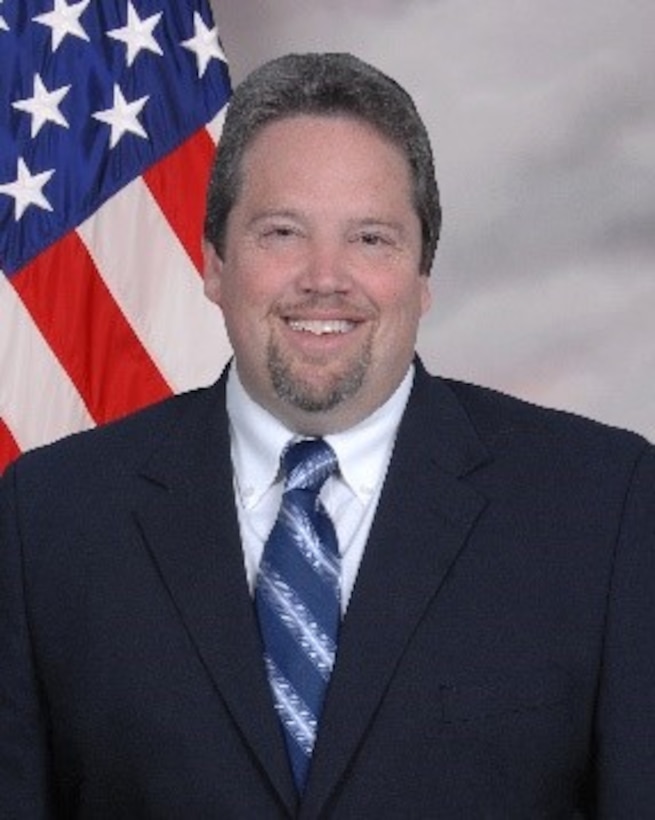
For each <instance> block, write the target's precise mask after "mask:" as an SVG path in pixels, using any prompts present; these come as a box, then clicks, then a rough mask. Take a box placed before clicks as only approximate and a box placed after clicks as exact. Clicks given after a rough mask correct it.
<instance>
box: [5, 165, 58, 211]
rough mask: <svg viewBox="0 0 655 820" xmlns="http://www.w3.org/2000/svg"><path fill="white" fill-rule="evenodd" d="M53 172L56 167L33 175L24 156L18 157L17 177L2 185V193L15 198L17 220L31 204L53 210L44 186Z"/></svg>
mask: <svg viewBox="0 0 655 820" xmlns="http://www.w3.org/2000/svg"><path fill="white" fill-rule="evenodd" d="M53 174H54V169H53V170H51V171H43V172H42V173H40V174H34V175H32V174H31V173H30V169H29V168H28V167H27V165H25V161H24V160H23V158H22V157H19V158H18V168H17V171H16V179H15V180H14V181H13V182H7V183H5V184H4V185H0V194H7V195H8V196H12V197H13V198H14V219H15V221H16V222H18V220H19V219H20V218H21V217H22V215H23V214H24V213H25V209H26V208H28V207H29V206H30V205H36V207H37V208H42V209H43V210H44V211H51V210H52V206H51V205H50V203H49V202H48V200H47V199H46V198H45V196H44V195H43V191H42V188H43V186H44V185H45V184H46V182H47V181H48V180H49V179H50V177H51V176H52V175H53Z"/></svg>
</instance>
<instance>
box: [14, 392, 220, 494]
mask: <svg viewBox="0 0 655 820" xmlns="http://www.w3.org/2000/svg"><path fill="white" fill-rule="evenodd" d="M212 390H213V388H199V389H197V390H192V391H189V392H187V393H182V394H179V395H175V396H171V397H169V398H167V399H164V400H162V401H160V402H157V403H156V404H153V405H150V406H148V407H145V408H143V409H141V410H138V411H136V412H134V413H131V414H130V415H128V416H125V417H123V418H121V419H118V420H116V421H112V422H109V423H107V424H104V425H101V426H99V427H95V428H93V429H91V430H85V431H82V432H78V433H73V434H71V435H69V436H66V437H65V438H62V439H60V440H58V441H56V442H53V443H52V444H47V445H45V446H42V447H38V448H35V449H34V450H31V451H29V452H27V453H25V454H24V455H22V456H21V457H20V458H19V459H18V461H17V462H16V463H15V465H14V466H13V468H14V469H15V470H16V471H17V472H19V473H20V474H21V475H22V476H30V477H33V478H35V479H36V480H37V481H38V480H39V477H41V478H42V479H43V480H47V479H49V480H52V479H53V478H55V479H56V480H57V481H66V480H67V478H68V479H70V480H75V481H79V480H80V477H83V476H85V475H86V474H89V475H97V474H98V473H99V472H102V473H105V474H106V473H107V472H110V471H119V472H122V471H124V470H127V469H130V468H132V467H134V466H138V465H139V464H140V463H141V462H142V461H143V460H144V459H146V458H147V456H148V454H149V453H150V452H151V451H152V450H153V448H154V447H156V445H157V443H158V442H159V441H160V440H161V439H162V438H163V437H164V436H166V435H167V433H168V432H169V431H170V430H172V429H173V428H174V427H175V426H176V425H177V424H179V423H180V421H181V420H182V419H183V418H184V417H185V416H186V415H187V414H188V413H189V412H191V413H193V412H197V411H198V409H199V408H201V407H202V406H203V405H206V404H207V403H208V402H211V393H212ZM10 469H12V468H10Z"/></svg>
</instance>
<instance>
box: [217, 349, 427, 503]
mask: <svg viewBox="0 0 655 820" xmlns="http://www.w3.org/2000/svg"><path fill="white" fill-rule="evenodd" d="M413 379H414V365H413V364H412V365H411V366H410V367H409V369H408V371H407V373H406V375H405V377H404V379H403V380H402V382H401V383H400V385H399V386H398V387H397V388H396V390H395V391H394V393H393V394H392V395H391V396H390V397H389V398H388V399H387V401H386V402H385V403H384V404H383V405H381V406H380V407H378V409H377V410H376V411H375V412H374V413H372V414H371V415H370V416H368V417H367V418H365V419H363V420H362V421H361V422H359V424H357V425H355V426H354V427H351V428H350V429H349V430H345V431H343V432H341V433H335V434H332V435H327V436H325V440H326V441H327V442H328V443H329V444H330V445H331V447H332V448H333V449H334V451H335V453H336V455H337V458H338V460H339V471H340V475H341V478H342V479H343V481H344V482H345V483H346V484H347V485H348V486H349V487H350V489H351V490H352V492H353V493H354V494H355V495H356V496H357V497H358V498H359V500H360V501H361V502H362V503H363V504H365V503H366V502H367V501H368V500H369V498H370V497H371V495H372V494H373V493H374V492H375V490H376V489H377V487H378V486H379V483H380V481H381V479H382V478H384V475H383V473H384V472H386V466H387V464H388V461H389V458H390V456H391V451H392V449H393V444H394V441H395V434H396V430H397V428H398V425H399V423H400V419H401V418H402V415H403V412H404V410H405V406H406V404H407V400H408V398H409V394H410V392H411V389H412V383H413ZM226 407H227V413H228V417H229V419H230V434H231V442H232V444H231V447H232V463H233V466H234V474H235V479H236V489H237V492H238V493H239V495H240V499H241V503H242V504H243V506H244V507H245V508H246V509H252V508H253V507H254V506H256V505H257V503H258V502H259V501H260V500H261V498H262V496H263V495H264V494H265V493H266V492H267V491H268V490H269V489H270V487H271V486H272V485H273V484H274V483H275V481H276V480H277V479H278V476H279V467H280V454H281V453H282V451H283V450H284V448H285V447H286V446H287V445H288V444H289V442H290V441H293V440H294V439H298V438H299V436H297V435H296V434H295V433H294V432H293V431H291V430H289V429H288V428H287V427H286V426H285V425H284V424H282V422H280V421H279V420H278V419H277V418H276V417H275V416H273V415H272V414H271V413H269V412H268V411H267V410H265V409H264V408H263V407H262V406H261V405H260V404H258V403H257V402H255V401H254V400H253V399H251V398H250V396H249V395H248V393H247V392H246V390H245V388H244V387H243V385H242V384H241V380H240V379H239V375H238V372H237V369H236V366H235V364H234V362H233V363H232V365H231V366H230V371H229V374H228V380H227V388H226Z"/></svg>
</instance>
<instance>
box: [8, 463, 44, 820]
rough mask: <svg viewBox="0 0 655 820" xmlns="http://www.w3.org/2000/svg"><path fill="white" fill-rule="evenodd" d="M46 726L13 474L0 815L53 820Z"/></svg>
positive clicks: (10, 819) (11, 472) (11, 475)
mask: <svg viewBox="0 0 655 820" xmlns="http://www.w3.org/2000/svg"><path fill="white" fill-rule="evenodd" d="M48 757H49V756H48V743H47V729H46V721H45V716H44V712H43V705H42V700H41V697H40V694H39V686H38V681H37V676H36V673H35V668H34V659H33V652H32V646H31V641H30V629H29V618H28V612H27V603H26V596H25V589H24V572H23V562H22V546H21V538H20V527H19V523H18V514H17V501H16V470H15V468H10V469H9V470H8V471H7V472H6V473H5V475H4V477H2V478H0V806H1V809H0V814H1V815H2V817H3V818H6V820H27V818H29V820H44V818H51V817H54V809H53V808H52V804H51V798H50V777H49V768H50V766H49V760H48Z"/></svg>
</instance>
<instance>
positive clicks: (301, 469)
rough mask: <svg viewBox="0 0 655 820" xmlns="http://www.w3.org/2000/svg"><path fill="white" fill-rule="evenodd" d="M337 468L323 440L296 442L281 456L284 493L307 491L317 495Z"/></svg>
mask: <svg viewBox="0 0 655 820" xmlns="http://www.w3.org/2000/svg"><path fill="white" fill-rule="evenodd" d="M338 466H339V465H338V461H337V457H336V454H335V452H334V450H333V449H332V447H330V445H329V444H328V443H327V441H325V440H324V439H322V438H316V439H304V440H303V441H298V442H296V443H295V444H292V445H291V446H290V447H288V448H287V449H286V450H285V451H284V453H283V454H282V467H283V470H284V474H285V476H286V481H285V492H288V491H289V490H309V491H311V492H313V493H318V492H320V489H321V487H322V486H323V484H324V483H325V482H326V480H327V479H328V478H329V477H330V476H331V475H332V474H333V473H335V472H336V471H337V468H338Z"/></svg>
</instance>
